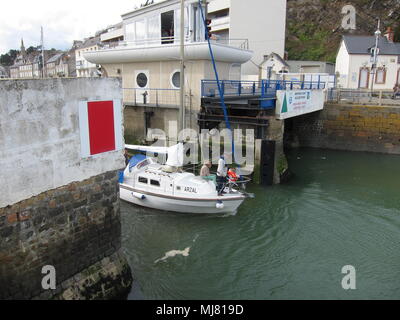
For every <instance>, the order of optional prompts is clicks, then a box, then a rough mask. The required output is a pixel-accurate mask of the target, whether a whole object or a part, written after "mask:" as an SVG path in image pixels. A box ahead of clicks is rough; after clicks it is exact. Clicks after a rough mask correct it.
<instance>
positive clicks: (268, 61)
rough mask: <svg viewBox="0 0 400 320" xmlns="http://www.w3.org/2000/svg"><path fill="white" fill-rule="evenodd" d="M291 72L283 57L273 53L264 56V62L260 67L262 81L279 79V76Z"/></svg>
mask: <svg viewBox="0 0 400 320" xmlns="http://www.w3.org/2000/svg"><path fill="white" fill-rule="evenodd" d="M288 72H289V65H288V64H287V62H286V61H285V60H284V59H282V57H281V56H280V55H279V54H277V53H275V52H272V53H271V54H269V55H268V56H264V61H263V62H262V63H261V65H260V79H271V80H276V79H278V75H280V74H282V73H288Z"/></svg>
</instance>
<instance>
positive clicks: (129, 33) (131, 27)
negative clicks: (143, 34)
mask: <svg viewBox="0 0 400 320" xmlns="http://www.w3.org/2000/svg"><path fill="white" fill-rule="evenodd" d="M125 35H126V37H125V39H126V41H128V42H130V41H135V24H134V23H129V24H127V25H126V26H125Z"/></svg>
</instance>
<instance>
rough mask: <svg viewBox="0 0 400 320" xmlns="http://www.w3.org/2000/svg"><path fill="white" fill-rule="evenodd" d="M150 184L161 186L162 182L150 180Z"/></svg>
mask: <svg viewBox="0 0 400 320" xmlns="http://www.w3.org/2000/svg"><path fill="white" fill-rule="evenodd" d="M150 184H151V185H152V186H154V187H159V186H160V182H159V181H157V180H150Z"/></svg>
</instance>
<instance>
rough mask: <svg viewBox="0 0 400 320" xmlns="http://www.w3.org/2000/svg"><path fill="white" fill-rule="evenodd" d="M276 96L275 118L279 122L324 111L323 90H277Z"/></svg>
mask: <svg viewBox="0 0 400 320" xmlns="http://www.w3.org/2000/svg"><path fill="white" fill-rule="evenodd" d="M276 95H277V102H276V117H277V119H279V120H284V119H289V118H293V117H297V116H300V115H303V114H307V113H311V112H315V111H320V110H323V109H324V92H323V90H292V91H286V90H278V91H277V92H276Z"/></svg>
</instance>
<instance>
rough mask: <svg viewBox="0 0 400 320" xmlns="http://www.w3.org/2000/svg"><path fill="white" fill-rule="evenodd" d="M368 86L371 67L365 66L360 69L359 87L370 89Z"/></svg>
mask: <svg viewBox="0 0 400 320" xmlns="http://www.w3.org/2000/svg"><path fill="white" fill-rule="evenodd" d="M368 86H369V68H367V67H364V68H361V69H360V76H359V80H358V87H359V88H360V89H368Z"/></svg>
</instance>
